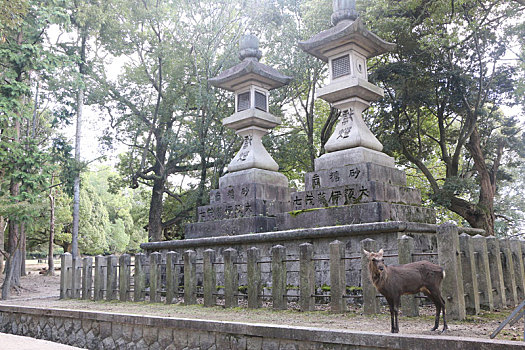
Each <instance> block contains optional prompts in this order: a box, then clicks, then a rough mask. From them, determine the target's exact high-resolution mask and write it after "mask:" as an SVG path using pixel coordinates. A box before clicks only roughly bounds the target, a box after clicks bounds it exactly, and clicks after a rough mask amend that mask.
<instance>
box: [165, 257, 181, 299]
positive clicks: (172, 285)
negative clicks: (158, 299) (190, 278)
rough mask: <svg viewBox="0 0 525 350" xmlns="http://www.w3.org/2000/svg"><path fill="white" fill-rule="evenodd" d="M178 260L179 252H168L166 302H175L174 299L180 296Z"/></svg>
mask: <svg viewBox="0 0 525 350" xmlns="http://www.w3.org/2000/svg"><path fill="white" fill-rule="evenodd" d="M178 262H179V254H178V253H176V252H167V253H166V304H171V303H173V300H174V299H175V298H178V297H179V273H178V265H177V264H178Z"/></svg>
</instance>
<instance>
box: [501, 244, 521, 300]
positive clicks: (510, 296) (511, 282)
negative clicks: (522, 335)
mask: <svg viewBox="0 0 525 350" xmlns="http://www.w3.org/2000/svg"><path fill="white" fill-rule="evenodd" d="M499 248H500V251H501V268H502V269H503V281H504V283H505V295H506V297H507V299H506V303H507V306H510V307H516V306H517V305H518V304H519V303H520V301H519V300H518V291H517V288H516V271H514V259H513V256H512V251H511V250H510V246H509V240H508V239H500V240H499Z"/></svg>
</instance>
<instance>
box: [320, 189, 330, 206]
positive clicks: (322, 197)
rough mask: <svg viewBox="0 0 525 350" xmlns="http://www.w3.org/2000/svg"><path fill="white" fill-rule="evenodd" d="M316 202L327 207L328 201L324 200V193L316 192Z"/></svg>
mask: <svg viewBox="0 0 525 350" xmlns="http://www.w3.org/2000/svg"><path fill="white" fill-rule="evenodd" d="M317 201H318V202H319V204H321V205H323V206H325V207H327V206H328V201H327V200H326V193H325V192H324V191H319V192H317Z"/></svg>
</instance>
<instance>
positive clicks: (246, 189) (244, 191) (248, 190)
mask: <svg viewBox="0 0 525 350" xmlns="http://www.w3.org/2000/svg"><path fill="white" fill-rule="evenodd" d="M248 193H250V189H249V188H248V187H243V188H242V189H241V194H242V195H243V196H244V197H246V196H248Z"/></svg>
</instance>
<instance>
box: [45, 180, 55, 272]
mask: <svg viewBox="0 0 525 350" xmlns="http://www.w3.org/2000/svg"><path fill="white" fill-rule="evenodd" d="M51 185H53V177H51ZM52 191H53V189H51V190H49V211H50V215H49V251H48V254H47V265H48V268H47V275H48V276H54V275H55V262H54V261H53V241H54V240H55V196H53V192H52Z"/></svg>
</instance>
